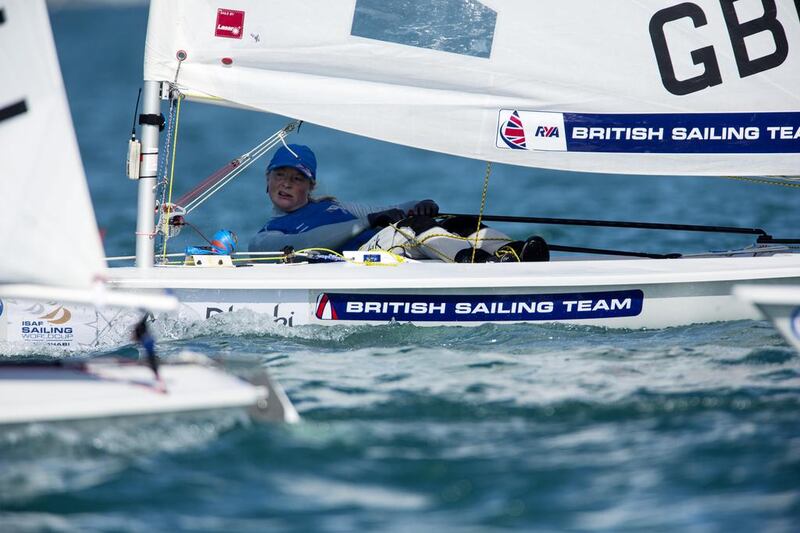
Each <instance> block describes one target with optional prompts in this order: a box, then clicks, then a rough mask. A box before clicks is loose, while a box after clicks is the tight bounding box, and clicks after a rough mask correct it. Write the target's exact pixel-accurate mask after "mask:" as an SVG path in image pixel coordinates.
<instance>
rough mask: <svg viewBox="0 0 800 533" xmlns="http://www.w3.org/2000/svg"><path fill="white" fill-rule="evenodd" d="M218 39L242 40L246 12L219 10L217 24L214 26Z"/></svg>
mask: <svg viewBox="0 0 800 533" xmlns="http://www.w3.org/2000/svg"><path fill="white" fill-rule="evenodd" d="M214 35H215V36H216V37H227V38H229V39H241V38H242V35H244V11H237V10H235V9H223V8H220V9H217V23H216V26H214Z"/></svg>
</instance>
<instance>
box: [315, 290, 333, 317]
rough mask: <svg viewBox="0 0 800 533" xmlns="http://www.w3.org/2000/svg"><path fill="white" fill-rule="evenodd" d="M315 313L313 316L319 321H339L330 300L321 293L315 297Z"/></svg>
mask: <svg viewBox="0 0 800 533" xmlns="http://www.w3.org/2000/svg"><path fill="white" fill-rule="evenodd" d="M316 308H317V309H316V312H315V313H314V315H315V316H316V317H317V318H318V319H320V320H339V316H338V315H337V313H336V309H334V307H333V304H332V303H331V299H330V298H329V297H328V295H327V294H325V293H322V294H320V295H319V296H317V305H316Z"/></svg>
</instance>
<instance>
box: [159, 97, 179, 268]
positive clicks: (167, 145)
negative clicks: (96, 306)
mask: <svg viewBox="0 0 800 533" xmlns="http://www.w3.org/2000/svg"><path fill="white" fill-rule="evenodd" d="M175 92H176V91H175ZM175 92H174V91H173V88H172V87H171V88H170V96H171V97H170V99H169V111H168V116H169V120H168V122H167V133H166V135H165V140H164V149H163V150H162V151H161V152H160V154H159V162H158V165H159V166H158V168H159V179H158V185H157V186H158V187H159V188H160V189H161V194H160V197H161V200H160V203H159V210H160V209H162V208H163V207H164V204H165V203H166V201H167V161H168V159H169V152H170V149H171V147H172V144H171V142H172V131H173V129H174V127H175V98H174V97H172V95H173V94H175ZM163 215H164V213H163V211H162V212H160V213H159V225H161V224H160V222H161V217H163ZM159 238H160V240H161V242H160V245H161V251H162V254H165V253H166V252H167V243H166V241H165V239H164V235H163V232H162V234H161V235H160V236H159Z"/></svg>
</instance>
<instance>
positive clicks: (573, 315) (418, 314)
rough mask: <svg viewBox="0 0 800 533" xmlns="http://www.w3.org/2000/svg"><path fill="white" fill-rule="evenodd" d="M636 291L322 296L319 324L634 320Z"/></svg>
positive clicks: (641, 298)
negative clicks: (333, 321)
mask: <svg viewBox="0 0 800 533" xmlns="http://www.w3.org/2000/svg"><path fill="white" fill-rule="evenodd" d="M643 302H644V294H643V293H642V291H640V290H638V289H635V290H624V291H605V292H584V293H557V294H485V295H482V294H476V295H469V296H467V295H461V296H457V295H439V294H360V293H322V294H320V295H319V296H318V297H317V300H316V306H315V310H314V315H315V316H316V317H317V318H318V319H319V320H351V321H370V320H373V321H387V320H397V321H400V322H407V321H412V322H476V321H481V322H483V321H491V322H520V321H540V320H541V321H554V320H580V319H587V318H615V317H627V316H637V315H639V314H640V313H641V312H642V304H643Z"/></svg>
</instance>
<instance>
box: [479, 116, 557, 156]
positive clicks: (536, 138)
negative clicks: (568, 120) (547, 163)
mask: <svg viewBox="0 0 800 533" xmlns="http://www.w3.org/2000/svg"><path fill="white" fill-rule="evenodd" d="M526 130H527V131H528V133H529V134H528V135H527V136H526ZM564 131H566V130H565V128H564V114H563V113H550V112H545V111H519V110H517V109H501V110H500V114H499V117H498V123H497V140H496V143H495V146H496V147H497V148H502V149H508V148H510V149H512V150H542V151H559V152H563V151H566V150H567V140H566V138H565V137H564V136H563V132H564ZM531 132H532V135H531V134H530V133H531Z"/></svg>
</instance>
